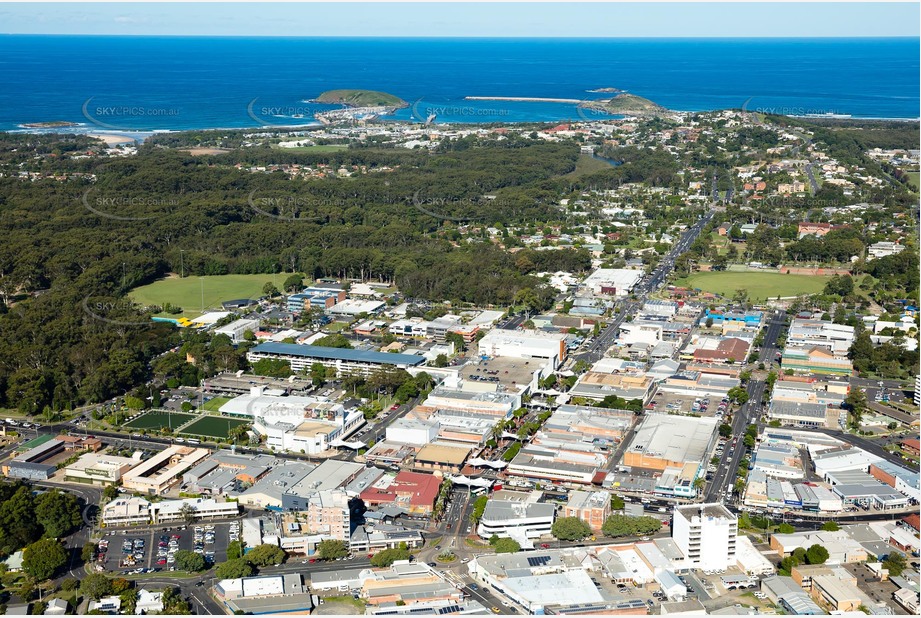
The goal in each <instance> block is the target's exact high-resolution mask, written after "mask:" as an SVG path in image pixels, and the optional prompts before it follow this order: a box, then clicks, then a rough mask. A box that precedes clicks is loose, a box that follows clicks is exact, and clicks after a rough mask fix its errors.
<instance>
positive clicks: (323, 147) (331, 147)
mask: <svg viewBox="0 0 921 618" xmlns="http://www.w3.org/2000/svg"><path fill="white" fill-rule="evenodd" d="M348 147H349V146H348V144H318V145H316V146H294V147H293V148H282V149H281V150H285V151H290V152H336V151H338V150H346V149H348ZM276 148H278V146H276Z"/></svg>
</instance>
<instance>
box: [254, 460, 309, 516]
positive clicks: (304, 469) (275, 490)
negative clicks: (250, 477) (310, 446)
mask: <svg viewBox="0 0 921 618" xmlns="http://www.w3.org/2000/svg"><path fill="white" fill-rule="evenodd" d="M316 467H317V466H316V465H314V464H309V463H306V462H299V461H283V462H280V463H279V464H277V465H275V466H273V467H272V469H271V470H270V471H269V472H268V473H267V474H265V475H264V476H263V477H262V478H260V479H259V480H258V481H256V483H254V484H253V485H252V486H251V487H248V488H246V489H245V490H243V491H242V492H240V493H238V494H236V497H237V499H238V500H239V501H240V504H242V505H244V506H249V507H255V508H263V509H268V510H273V511H280V510H282V496H283V495H284V494H285V492H286V491H287V490H288V489H289V488H291V487H293V486H294V485H296V484H297V482H298V481H300V480H301V479H303V478H304V477H305V476H307V475H308V474H309V473H310V471H311V470H313V469H315V468H316Z"/></svg>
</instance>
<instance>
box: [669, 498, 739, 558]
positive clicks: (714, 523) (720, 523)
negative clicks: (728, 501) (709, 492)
mask: <svg viewBox="0 0 921 618" xmlns="http://www.w3.org/2000/svg"><path fill="white" fill-rule="evenodd" d="M738 528H739V526H738V520H737V518H736V516H735V514H734V513H732V512H731V511H730V510H729V509H727V508H726V507H725V506H723V505H722V504H718V503H710V504H690V505H686V506H678V507H675V513H674V517H673V521H672V539H673V540H674V541H675V544H676V545H678V548H679V549H680V550H681V551H682V552H684V556H685V558H686V560H687V564H688V566H689V567H691V568H697V569H704V570H711V569H713V570H719V569H725V568H727V567H729V566H732V565H734V564H735V563H736V535H737V534H738Z"/></svg>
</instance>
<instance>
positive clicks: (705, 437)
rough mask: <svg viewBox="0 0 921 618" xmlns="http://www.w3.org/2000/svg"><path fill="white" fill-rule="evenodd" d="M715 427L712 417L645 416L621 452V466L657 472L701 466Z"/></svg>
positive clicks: (711, 442)
mask: <svg viewBox="0 0 921 618" xmlns="http://www.w3.org/2000/svg"><path fill="white" fill-rule="evenodd" d="M716 426H717V419H716V418H713V417H693V416H676V415H671V414H646V415H645V416H644V417H643V419H642V420H641V421H640V423H639V425H638V426H637V428H636V433H635V434H634V436H633V439H632V440H631V441H630V444H629V446H628V447H627V449H626V450H625V451H624V456H623V460H622V463H623V464H624V465H625V466H635V467H638V468H645V469H649V470H659V471H664V470H665V469H666V468H683V467H684V466H685V465H686V464H688V463H692V464H701V462H703V461H705V460H706V459H707V454H708V453H709V452H710V449H711V447H712V446H713V441H714V440H715V439H716V437H715V435H716ZM701 465H702V464H701Z"/></svg>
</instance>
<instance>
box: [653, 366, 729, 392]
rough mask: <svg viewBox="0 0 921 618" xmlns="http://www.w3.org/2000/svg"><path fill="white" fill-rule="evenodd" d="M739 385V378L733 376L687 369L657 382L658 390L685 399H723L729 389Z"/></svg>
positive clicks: (711, 371) (712, 371)
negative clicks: (681, 396)
mask: <svg viewBox="0 0 921 618" xmlns="http://www.w3.org/2000/svg"><path fill="white" fill-rule="evenodd" d="M740 384H741V381H740V380H739V378H738V377H736V376H733V375H728V374H724V373H720V372H717V371H715V370H713V369H710V370H708V371H701V370H697V369H691V368H688V369H686V370H684V371H681V372H678V373H675V374H674V375H672V376H669V377H667V378H665V380H663V381H661V382H659V385H658V390H659V391H661V392H663V393H670V394H675V395H683V396H685V397H725V396H726V393H728V392H729V390H730V389H732V388H734V387H736V386H739V385H740Z"/></svg>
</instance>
